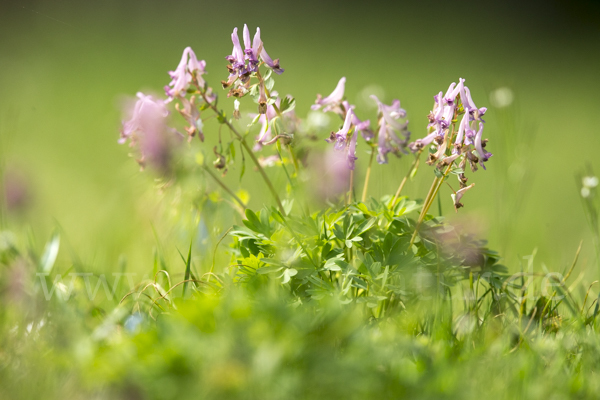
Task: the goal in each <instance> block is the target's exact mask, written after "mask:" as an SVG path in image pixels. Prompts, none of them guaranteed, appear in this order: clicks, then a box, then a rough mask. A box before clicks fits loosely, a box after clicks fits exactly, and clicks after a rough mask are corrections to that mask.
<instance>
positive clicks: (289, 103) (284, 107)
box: [279, 96, 296, 114]
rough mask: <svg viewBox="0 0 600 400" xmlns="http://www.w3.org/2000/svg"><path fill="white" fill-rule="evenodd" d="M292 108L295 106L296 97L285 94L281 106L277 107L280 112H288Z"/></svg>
mask: <svg viewBox="0 0 600 400" xmlns="http://www.w3.org/2000/svg"><path fill="white" fill-rule="evenodd" d="M294 108H296V99H295V98H293V97H292V96H286V97H284V98H283V100H281V107H279V109H280V110H281V113H282V114H284V113H286V112H290V111H292V110H293V109H294Z"/></svg>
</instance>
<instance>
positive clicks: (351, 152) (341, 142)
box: [325, 108, 358, 170]
mask: <svg viewBox="0 0 600 400" xmlns="http://www.w3.org/2000/svg"><path fill="white" fill-rule="evenodd" d="M353 115H354V112H353V111H352V109H351V108H350V109H348V111H347V112H346V118H345V119H344V125H343V126H342V128H341V129H340V130H339V131H337V132H331V136H330V137H329V138H327V139H325V141H327V142H328V143H335V144H334V146H333V148H334V149H335V150H337V151H343V150H345V151H346V159H347V161H348V168H349V169H351V170H353V169H354V164H355V161H356V160H357V159H358V157H356V140H357V132H356V129H355V130H354V134H353V135H352V136H351V137H350V138H348V134H349V133H350V128H351V127H352V119H353V118H352V117H353Z"/></svg>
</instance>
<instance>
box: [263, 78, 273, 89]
mask: <svg viewBox="0 0 600 400" xmlns="http://www.w3.org/2000/svg"><path fill="white" fill-rule="evenodd" d="M274 86H275V79H273V78H271V77H269V78H268V79H265V88H267V90H268V91H269V92H270V91H271V90H273V87H274Z"/></svg>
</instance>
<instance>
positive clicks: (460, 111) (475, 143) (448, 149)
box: [409, 78, 492, 210]
mask: <svg viewBox="0 0 600 400" xmlns="http://www.w3.org/2000/svg"><path fill="white" fill-rule="evenodd" d="M464 82H465V80H464V79H462V78H460V80H459V83H458V85H457V84H456V83H455V82H453V83H452V84H451V85H450V86H449V87H448V90H447V91H446V93H445V94H444V93H443V92H439V93H438V94H437V95H435V96H434V100H435V103H434V107H433V110H432V111H431V112H430V113H429V115H428V118H429V125H428V126H427V128H428V131H429V132H428V135H427V136H426V137H424V138H423V139H418V140H416V141H415V142H412V143H411V144H410V145H409V147H410V149H411V150H412V151H413V152H419V153H420V152H421V151H423V149H425V148H427V147H428V146H431V152H430V153H429V155H428V159H427V164H429V165H434V164H436V175H437V176H438V178H440V179H442V180H444V179H445V178H446V176H447V175H448V173H449V172H452V173H454V174H455V175H457V177H458V182H459V186H460V188H459V190H458V191H457V192H455V193H453V194H452V199H453V203H454V208H455V209H456V210H458V209H459V208H460V207H463V204H462V203H461V202H460V200H461V198H462V196H463V195H464V193H465V192H466V191H467V190H468V189H470V188H471V187H473V185H474V184H472V185H467V180H468V178H467V177H466V176H465V168H466V166H467V164H469V166H470V168H471V171H472V172H475V171H477V169H478V166H481V167H483V169H485V162H487V161H488V160H489V158H490V157H491V156H492V153H489V152H487V151H486V150H485V147H486V144H487V139H483V126H484V123H485V121H484V120H483V119H482V117H483V115H484V114H485V112H486V111H487V108H485V107H482V108H477V106H476V105H475V103H474V102H473V99H472V98H471V92H470V90H469V88H468V87H467V86H465V84H464ZM461 115H462V118H461V121H460V124H459V126H458V130H457V129H456V123H457V121H458V117H459V116H461ZM436 193H437V191H436V192H435V193H434V194H433V195H434V196H435V194H436Z"/></svg>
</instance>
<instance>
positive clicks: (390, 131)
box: [371, 95, 410, 164]
mask: <svg viewBox="0 0 600 400" xmlns="http://www.w3.org/2000/svg"><path fill="white" fill-rule="evenodd" d="M371 98H372V99H373V100H375V102H376V103H377V107H378V110H379V121H378V123H379V133H378V143H377V162H378V163H379V164H387V162H388V159H387V154H388V153H394V154H395V155H396V156H399V155H400V152H402V153H404V154H408V152H407V151H406V147H407V146H408V139H409V138H410V132H409V131H408V121H406V122H404V123H401V122H400V121H399V119H400V118H405V117H406V110H404V109H403V108H400V100H397V99H396V100H394V101H393V102H392V104H391V105H389V106H388V105H385V104H383V103H382V102H381V101H379V99H378V98H377V96H375V95H371ZM398 134H400V135H401V136H402V138H401V137H399V136H398Z"/></svg>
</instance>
